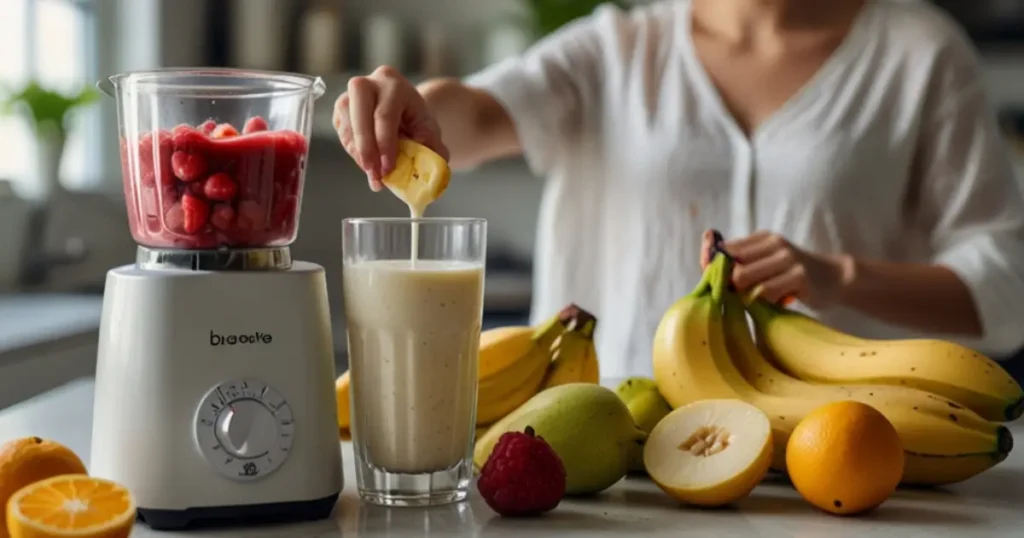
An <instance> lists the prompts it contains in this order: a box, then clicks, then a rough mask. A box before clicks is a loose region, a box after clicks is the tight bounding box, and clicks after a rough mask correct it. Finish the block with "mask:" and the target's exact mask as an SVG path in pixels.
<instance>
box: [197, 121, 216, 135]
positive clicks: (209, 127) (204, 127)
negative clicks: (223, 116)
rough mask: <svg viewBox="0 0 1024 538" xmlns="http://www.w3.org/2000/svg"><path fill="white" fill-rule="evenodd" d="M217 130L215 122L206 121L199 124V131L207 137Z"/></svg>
mask: <svg viewBox="0 0 1024 538" xmlns="http://www.w3.org/2000/svg"><path fill="white" fill-rule="evenodd" d="M216 128H217V122H215V121H213V120H206V121H204V122H203V123H200V124H199V130H200V131H201V132H202V133H203V134H205V135H209V134H210V133H212V132H213V130H214V129H216Z"/></svg>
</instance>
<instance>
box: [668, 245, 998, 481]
mask: <svg viewBox="0 0 1024 538" xmlns="http://www.w3.org/2000/svg"><path fill="white" fill-rule="evenodd" d="M727 271H728V266H727V261H726V260H725V258H724V257H723V256H721V255H719V256H717V257H716V258H715V260H714V261H713V263H712V264H711V265H710V266H709V268H708V271H707V272H706V273H705V280H704V281H702V283H701V284H700V285H699V286H698V288H697V289H695V290H694V292H693V293H691V294H690V295H688V296H686V297H684V298H682V299H680V300H679V301H677V302H676V304H675V305H673V306H672V307H671V308H670V309H669V310H668V312H666V314H665V316H664V317H663V319H662V321H661V323H660V324H659V326H658V329H657V331H656V334H655V340H654V353H653V361H654V378H655V381H656V383H657V385H658V389H659V391H660V392H661V394H662V395H663V396H664V397H665V399H666V400H667V401H668V402H669V404H670V405H671V406H672V407H673V408H676V407H680V406H683V405H686V404H688V403H691V402H695V401H699V400H706V399H717V398H737V399H741V400H744V401H746V402H748V403H751V404H753V405H755V406H756V407H758V408H759V409H761V410H762V411H763V412H764V413H765V414H766V415H767V416H768V418H769V420H770V421H771V424H772V433H773V440H774V443H775V450H776V455H775V461H774V462H773V468H775V469H776V470H784V469H785V447H786V442H787V441H788V440H789V436H790V434H791V433H792V431H793V429H794V428H795V426H796V424H797V423H798V422H799V421H800V420H801V419H802V418H803V417H804V416H806V415H807V414H808V413H810V412H811V411H813V410H815V409H817V408H818V407H820V406H821V405H823V404H825V403H828V402H829V401H834V400H835V399H837V398H832V399H829V398H825V397H821V396H820V395H819V396H817V397H813V396H812V397H804V396H801V397H796V396H780V395H775V394H765V393H763V392H760V391H758V390H756V389H755V388H754V387H753V386H752V385H751V384H750V383H748V382H747V381H746V379H745V378H744V377H743V375H742V374H741V373H740V371H739V369H737V367H736V366H735V365H734V364H733V359H732V356H731V352H730V347H735V346H734V345H733V344H735V342H733V343H730V337H732V336H733V335H727V334H726V332H725V322H724V318H723V312H722V309H723V305H724V302H725V297H724V295H725V292H724V287H725V286H724V282H725V280H724V276H723V273H727ZM745 337H746V339H747V340H746V342H748V344H743V343H741V345H749V347H750V348H754V349H756V348H755V346H754V344H753V340H752V339H751V337H750V334H749V332H747V333H746V334H745ZM876 408H877V409H878V410H879V411H880V412H882V413H883V414H884V415H885V416H886V418H888V419H889V421H890V422H892V423H893V425H894V426H895V427H896V429H897V431H898V432H899V433H900V438H901V440H902V441H903V444H904V450H905V452H906V456H907V463H908V464H907V466H906V470H905V473H904V482H905V483H914V484H930V485H937V484H944V483H951V482H957V481H960V480H964V479H966V478H969V477H970V476H973V475H975V474H977V473H978V472H981V471H983V470H985V469H987V468H989V467H991V466H992V465H995V464H996V463H998V462H999V461H1002V460H1003V459H1005V458H1006V455H1007V454H1008V452H1009V450H1010V449H1011V448H1012V436H1010V433H1009V430H1007V429H1006V428H1005V427H1001V426H998V425H993V427H992V428H991V429H990V430H989V431H979V430H975V429H972V428H968V427H965V426H963V425H960V424H959V423H957V422H954V421H952V420H951V419H949V418H948V417H939V416H935V415H931V414H927V413H922V412H920V411H915V410H914V409H913V408H912V406H906V405H898V404H892V403H886V404H878V405H876ZM928 458H931V459H942V460H944V461H945V462H946V466H947V467H946V470H945V472H944V473H932V474H927V471H928V462H927V461H923V460H924V459H928ZM979 461H980V462H986V465H980V464H979V463H978V462H979ZM919 473H921V474H919Z"/></svg>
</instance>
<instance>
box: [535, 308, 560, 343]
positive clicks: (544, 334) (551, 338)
mask: <svg viewBox="0 0 1024 538" xmlns="http://www.w3.org/2000/svg"><path fill="white" fill-rule="evenodd" d="M563 332H565V325H564V324H563V323H562V320H561V318H559V317H558V316H557V315H556V316H552V317H551V319H549V320H547V321H545V322H544V323H543V324H541V326H540V327H537V329H536V330H535V331H533V341H534V342H536V343H537V345H539V346H542V347H544V348H545V349H551V346H552V345H553V344H554V343H555V339H556V338H558V337H559V336H560V335H561V334H562V333H563Z"/></svg>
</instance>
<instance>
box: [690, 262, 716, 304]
mask: <svg viewBox="0 0 1024 538" xmlns="http://www.w3.org/2000/svg"><path fill="white" fill-rule="evenodd" d="M712 281H713V279H712V270H711V264H708V266H707V267H705V268H704V272H703V273H702V274H701V276H700V282H698V283H697V286H696V287H694V288H693V291H691V292H690V293H688V294H686V297H688V298H693V297H700V296H701V295H704V294H705V293H707V292H708V290H710V289H711V282H712Z"/></svg>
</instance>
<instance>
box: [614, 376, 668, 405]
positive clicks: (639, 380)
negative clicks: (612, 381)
mask: <svg viewBox="0 0 1024 538" xmlns="http://www.w3.org/2000/svg"><path fill="white" fill-rule="evenodd" d="M652 390H658V385H657V383H655V382H654V380H653V379H651V378H649V377H630V378H628V379H626V380H625V381H623V382H622V383H619V386H618V387H615V394H618V395H619V398H621V399H622V401H624V402H626V403H627V404H629V402H630V401H631V400H632V399H633V398H636V396H637V395H639V394H644V393H645V392H649V391H652Z"/></svg>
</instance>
